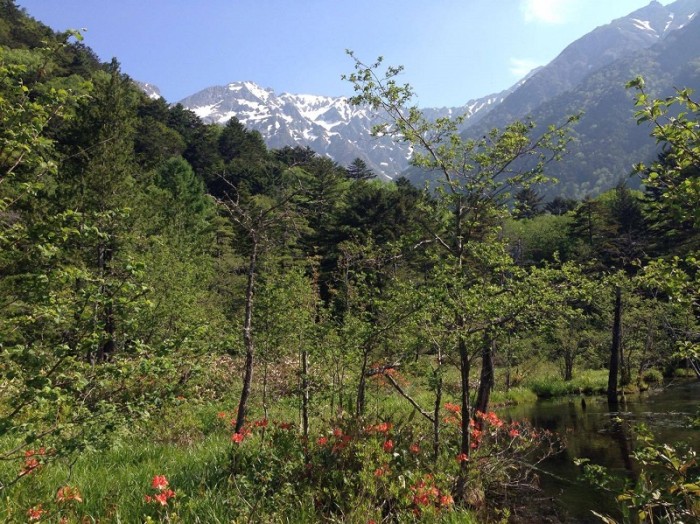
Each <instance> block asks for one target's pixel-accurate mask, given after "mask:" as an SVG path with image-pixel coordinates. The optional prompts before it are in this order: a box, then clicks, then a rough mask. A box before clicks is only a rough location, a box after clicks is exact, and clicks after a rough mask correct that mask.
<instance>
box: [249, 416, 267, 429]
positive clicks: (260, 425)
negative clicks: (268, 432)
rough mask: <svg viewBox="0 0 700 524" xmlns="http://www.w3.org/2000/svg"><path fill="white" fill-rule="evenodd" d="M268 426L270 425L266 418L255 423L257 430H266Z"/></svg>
mask: <svg viewBox="0 0 700 524" xmlns="http://www.w3.org/2000/svg"><path fill="white" fill-rule="evenodd" d="M267 424H268V422H267V419H266V418H261V419H260V420H256V421H255V422H253V425H254V426H255V427H256V428H266V427H267Z"/></svg>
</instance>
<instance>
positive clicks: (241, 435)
mask: <svg viewBox="0 0 700 524" xmlns="http://www.w3.org/2000/svg"><path fill="white" fill-rule="evenodd" d="M243 439H245V434H244V433H234V434H233V435H232V436H231V440H232V441H233V442H235V443H236V444H240V443H241V442H243Z"/></svg>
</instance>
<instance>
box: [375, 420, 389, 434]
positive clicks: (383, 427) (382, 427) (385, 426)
mask: <svg viewBox="0 0 700 524" xmlns="http://www.w3.org/2000/svg"><path fill="white" fill-rule="evenodd" d="M375 429H376V430H377V431H378V432H379V433H388V432H389V431H390V430H391V422H382V423H381V424H377V425H376V426H375Z"/></svg>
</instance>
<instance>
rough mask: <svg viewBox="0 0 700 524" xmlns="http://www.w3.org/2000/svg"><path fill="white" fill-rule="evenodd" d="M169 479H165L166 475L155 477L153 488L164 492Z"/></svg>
mask: <svg viewBox="0 0 700 524" xmlns="http://www.w3.org/2000/svg"><path fill="white" fill-rule="evenodd" d="M168 484H169V482H168V479H166V478H165V475H156V476H154V477H153V481H152V482H151V487H152V488H153V489H158V490H161V491H162V490H164V489H165V488H167V487H168Z"/></svg>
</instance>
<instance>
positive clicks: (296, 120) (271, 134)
mask: <svg viewBox="0 0 700 524" xmlns="http://www.w3.org/2000/svg"><path fill="white" fill-rule="evenodd" d="M513 89H514V88H512V89H510V90H506V91H503V92H502V93H498V94H494V95H490V96H487V97H483V98H480V99H478V100H471V101H469V102H468V103H467V104H465V105H464V106H463V107H459V108H433V109H427V110H426V113H427V114H428V115H429V116H430V117H431V118H438V117H442V116H455V115H457V114H465V115H467V119H468V120H472V121H476V120H478V119H479V118H481V117H482V116H483V115H484V114H486V113H488V111H490V110H491V109H492V108H493V107H495V106H496V105H498V104H499V103H500V102H502V101H503V99H504V98H505V97H506V96H507V95H508V94H509V93H510V92H512V90H513ZM180 103H181V104H182V105H183V106H185V107H187V108H188V109H191V110H192V111H194V112H195V113H196V114H197V115H198V116H199V117H200V118H201V119H202V120H203V121H204V122H208V123H212V122H216V123H221V124H223V123H225V122H227V121H228V120H229V119H230V118H232V117H236V118H237V119H238V120H239V121H240V122H241V123H242V124H244V125H245V126H246V127H247V128H248V129H254V130H257V131H259V132H260V133H261V134H262V136H263V137H264V138H265V141H266V143H267V145H268V146H269V147H272V148H281V147H284V146H286V145H301V146H309V147H310V148H312V149H313V150H314V151H316V152H317V153H319V154H323V155H328V156H330V157H331V158H333V159H334V160H335V161H336V162H338V163H340V164H341V165H348V164H350V162H352V161H353V160H354V159H355V158H358V157H359V158H362V159H363V160H364V161H365V162H366V163H367V164H368V166H369V167H371V168H372V169H373V170H374V171H375V172H376V173H378V174H381V175H384V176H386V177H389V178H391V177H392V176H394V175H396V174H398V173H401V172H402V171H403V170H404V169H406V167H407V166H408V160H409V158H410V155H411V151H410V150H409V148H408V147H407V146H406V145H402V144H396V143H394V142H393V141H392V140H390V139H389V138H374V137H372V136H370V131H371V128H372V126H373V125H375V124H376V123H378V122H380V121H381V118H382V117H381V115H375V114H373V113H372V112H371V111H369V110H368V109H367V108H358V107H353V106H351V105H350V104H349V103H348V101H347V99H346V98H338V97H327V96H317V95H296V94H289V93H282V94H276V93H275V92H274V91H273V90H272V89H266V88H262V87H260V86H258V85H257V84H255V83H253V82H233V83H230V84H228V85H226V86H214V87H209V88H206V89H203V90H202V91H199V92H198V93H196V94H194V95H192V96H189V97H187V98H185V99H183V100H181V101H180Z"/></svg>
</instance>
